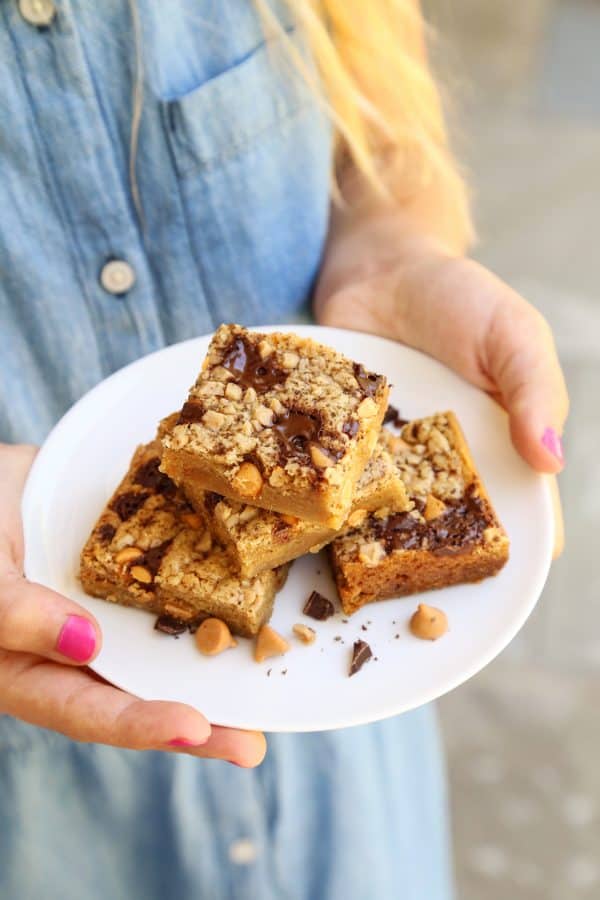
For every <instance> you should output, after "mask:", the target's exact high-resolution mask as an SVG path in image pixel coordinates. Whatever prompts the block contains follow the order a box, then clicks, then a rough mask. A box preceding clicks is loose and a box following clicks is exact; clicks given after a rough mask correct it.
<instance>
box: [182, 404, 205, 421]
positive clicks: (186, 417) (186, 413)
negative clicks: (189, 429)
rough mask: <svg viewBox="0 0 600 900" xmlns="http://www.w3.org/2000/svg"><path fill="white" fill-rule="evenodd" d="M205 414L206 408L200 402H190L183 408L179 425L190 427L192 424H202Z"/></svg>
mask: <svg viewBox="0 0 600 900" xmlns="http://www.w3.org/2000/svg"><path fill="white" fill-rule="evenodd" d="M205 412H206V410H205V409H204V406H203V405H202V404H201V403H200V402H199V401H198V400H188V401H187V402H186V403H184V404H183V407H182V408H181V412H180V413H179V418H178V419H177V424H178V425H189V424H191V423H192V422H201V421H202V416H203V415H204V413H205Z"/></svg>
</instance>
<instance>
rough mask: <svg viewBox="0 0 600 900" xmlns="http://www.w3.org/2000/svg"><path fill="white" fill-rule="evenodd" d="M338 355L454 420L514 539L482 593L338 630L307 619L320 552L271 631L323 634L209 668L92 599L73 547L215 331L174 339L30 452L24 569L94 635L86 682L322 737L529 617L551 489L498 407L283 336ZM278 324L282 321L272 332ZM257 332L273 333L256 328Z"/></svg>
mask: <svg viewBox="0 0 600 900" xmlns="http://www.w3.org/2000/svg"><path fill="white" fill-rule="evenodd" d="M285 327H286V328H288V327H289V330H294V331H296V332H297V333H298V334H301V335H307V336H310V337H313V338H316V339H317V340H319V341H321V342H323V343H327V344H330V345H332V346H333V347H336V348H337V349H338V350H340V351H342V352H343V353H345V354H346V355H348V356H349V357H351V358H352V359H356V360H358V361H360V362H362V363H364V364H365V365H366V366H367V367H368V368H370V369H373V370H374V371H376V372H382V373H385V374H386V375H387V376H388V378H389V380H390V381H391V383H392V384H393V391H392V395H391V400H392V402H393V403H394V405H396V406H397V407H399V409H400V410H401V413H402V415H403V417H405V418H413V417H417V416H423V415H428V414H430V413H433V412H436V411H443V410H446V409H452V410H454V411H455V412H456V413H457V415H458V418H459V420H460V422H461V424H462V426H463V429H464V431H465V434H466V437H467V440H468V442H469V444H470V447H471V450H472V452H473V455H474V457H475V461H476V463H477V465H478V467H479V469H480V472H481V474H482V476H483V479H484V483H485V484H486V486H487V488H488V490H489V493H490V496H491V498H492V502H493V503H494V505H495V507H496V509H497V511H498V513H499V515H500V518H501V520H502V522H503V523H504V525H505V527H506V529H507V531H508V534H509V536H510V539H511V558H510V561H509V563H508V564H507V565H506V567H505V568H504V569H503V570H502V572H501V573H500V574H499V575H498V576H497V577H495V578H489V579H487V580H486V581H484V582H482V583H481V584H476V585H459V586H456V587H451V588H447V589H444V590H440V591H436V592H435V593H430V594H429V595H421V596H419V597H407V598H402V599H397V600H386V601H385V602H382V603H374V604H371V605H369V606H367V607H365V608H363V609H362V610H360V611H359V612H357V613H356V614H355V615H354V616H353V617H352V618H351V619H350V620H348V621H343V616H342V614H341V613H338V614H336V615H335V616H334V617H333V618H331V619H330V620H329V621H327V622H322V623H321V622H318V623H315V622H314V621H313V620H310V619H308V618H306V617H305V616H303V615H302V607H303V605H304V602H305V600H306V598H307V597H308V595H309V594H310V592H311V591H312V590H313V589H316V590H319V591H321V592H322V593H323V594H325V595H326V596H327V597H330V598H331V599H332V600H334V599H335V598H336V594H335V589H334V587H333V583H332V580H331V576H330V574H329V566H328V562H327V558H326V555H325V554H320V555H319V556H308V557H304V558H303V559H301V560H298V561H296V562H295V563H294V564H293V566H292V569H291V572H290V575H289V578H288V580H287V584H286V585H285V588H284V589H283V590H282V591H281V593H280V594H279V595H278V597H277V600H276V603H275V611H274V613H273V618H272V622H271V624H272V625H273V626H274V628H276V629H277V631H279V632H280V633H281V634H283V635H285V636H286V637H290V633H291V629H292V625H294V623H296V622H306V623H307V624H312V625H314V626H315V627H316V630H317V635H318V636H317V640H316V642H315V643H314V644H313V645H311V646H308V647H307V646H304V645H301V644H300V643H298V641H297V640H296V639H295V638H293V637H290V643H291V650H290V651H289V652H288V653H287V655H286V656H284V657H278V658H275V659H271V660H268V661H267V662H265V663H263V664H260V665H259V664H257V663H255V662H254V661H253V659H252V644H251V642H250V641H247V640H243V639H242V640H241V641H240V643H239V645H238V647H237V649H235V650H231V651H228V652H226V653H223V654H222V655H221V656H218V657H214V658H205V657H203V656H201V655H200V653H198V651H197V650H196V648H195V645H194V641H193V639H192V637H191V636H190V635H188V634H185V635H182V636H181V637H179V638H178V639H175V638H173V637H170V636H167V635H164V634H160V633H158V632H157V631H155V630H154V628H153V625H154V619H155V617H154V616H152V615H149V614H147V613H144V612H140V611H139V610H134V609H126V608H123V607H119V606H114V605H112V604H109V603H106V602H104V601H102V600H97V599H94V598H92V597H88V596H87V595H86V594H84V593H83V591H82V589H81V587H80V585H79V582H78V580H77V571H78V562H79V553H80V551H81V548H82V546H83V544H84V543H85V541H86V539H87V537H88V535H89V533H90V531H91V529H92V527H93V525H94V523H95V521H96V518H97V516H98V515H99V513H100V512H101V510H102V508H103V506H104V504H105V503H106V501H107V499H108V497H109V496H110V494H111V493H112V491H113V489H114V487H115V486H116V484H117V482H118V481H119V480H120V478H121V477H122V475H123V473H124V472H125V470H126V468H127V465H128V462H129V459H130V457H131V455H132V452H133V450H134V448H135V446H136V445H137V444H139V443H143V442H145V441H148V440H150V439H151V438H152V437H153V435H154V432H155V428H156V424H157V422H158V420H159V419H160V418H161V417H162V416H164V415H166V414H167V413H170V412H172V411H173V410H175V409H177V408H179V407H180V406H181V405H182V403H183V401H184V399H185V397H186V395H187V390H188V388H189V386H190V385H191V384H192V383H193V382H194V380H195V378H196V375H197V372H198V371H199V369H200V364H201V362H202V359H203V357H204V354H205V351H206V348H207V346H208V342H209V339H210V336H206V337H200V338H197V339H194V340H190V341H186V342H184V343H181V344H176V345H174V346H172V347H168V348H167V349H165V350H161V351H159V352H157V353H153V354H151V355H150V356H146V357H145V358H143V359H140V360H138V361H137V362H135V363H133V364H132V365H130V366H127V367H126V368H124V369H121V370H120V371H119V372H116V373H115V374H114V375H112V376H111V377H110V378H107V379H106V381H104V382H102V383H101V384H99V385H98V386H97V387H96V388H94V389H93V390H92V391H90V392H89V393H88V394H87V395H86V396H85V397H83V398H82V399H81V400H80V401H79V402H78V403H77V404H76V405H75V406H74V407H73V408H72V409H71V410H70V411H69V412H68V413H67V414H66V415H65V416H64V418H63V419H61V421H60V422H59V423H58V425H57V426H56V428H55V429H54V430H53V431H52V433H51V434H50V436H49V438H48V440H47V441H46V443H45V444H44V446H43V447H42V449H41V452H40V453H39V455H38V457H37V460H36V462H35V464H34V466H33V469H32V471H31V475H30V477H29V481H28V483H27V487H26V490H25V496H24V500H23V516H24V524H25V537H26V547H27V556H26V566H25V568H26V573H27V576H28V578H30V579H32V580H35V581H39V582H42V583H44V584H46V585H49V586H50V587H52V588H54V589H55V590H57V591H61V592H62V593H64V594H66V595H68V596H69V597H71V598H73V599H74V600H76V601H78V602H79V603H81V605H82V606H84V607H86V609H88V610H90V612H92V613H93V614H94V615H95V616H96V618H97V619H98V621H99V623H100V625H101V627H102V632H103V636H104V643H103V647H102V651H101V653H100V655H99V656H98V658H97V659H96V660H95V662H94V664H93V668H94V670H95V671H96V672H98V673H99V674H100V675H102V676H103V677H104V678H106V679H107V680H108V681H111V682H113V683H114V684H115V685H118V686H119V687H121V688H124V689H126V690H128V691H130V692H132V693H133V694H136V695H138V696H139V697H143V698H147V699H161V700H180V701H182V702H185V703H190V704H192V705H193V706H196V707H197V708H198V709H200V710H202V712H203V713H204V714H205V715H206V716H207V717H208V718H209V720H211V721H212V722H214V723H216V724H220V725H230V726H237V727H242V728H252V729H262V730H265V731H320V730H325V729H329V728H341V727H344V726H346V725H358V724H361V723H366V722H373V721H376V720H378V719H383V718H385V717H387V716H392V715H395V714H397V713H401V712H404V711H406V710H409V709H413V708H414V707H416V706H420V705H421V704H423V703H426V702H428V701H429V700H433V699H434V698H435V697H439V696H440V695H441V694H444V693H445V692H446V691H449V690H451V689H452V688H454V687H456V686H457V685H458V684H460V683H461V682H463V681H465V680H466V679H467V678H470V677H471V676H472V675H474V674H475V673H476V672H478V671H479V670H480V669H482V668H483V667H484V666H485V665H487V663H489V662H490V661H491V660H492V659H493V658H494V657H495V656H496V655H497V654H498V653H499V652H500V651H501V650H502V649H503V648H504V647H505V646H506V645H507V644H508V643H509V641H510V640H511V639H512V638H513V637H514V636H515V634H516V633H517V632H518V630H519V629H520V628H521V626H522V625H523V623H524V622H525V620H526V619H527V617H528V616H529V614H530V613H531V611H532V609H533V607H534V605H535V603H536V601H537V599H538V597H539V595H540V593H541V590H542V587H543V585H544V581H545V579H546V576H547V573H548V569H549V566H550V559H551V549H552V540H553V525H552V515H551V500H550V492H549V487H548V484H547V480H546V479H545V478H544V477H543V476H540V475H536V474H535V473H534V472H533V471H531V470H530V469H529V468H528V467H527V466H526V465H525V463H524V462H522V460H521V459H520V458H519V457H518V456H517V454H516V452H515V451H514V449H513V447H512V445H511V443H510V440H509V435H508V427H507V420H506V416H505V415H504V413H503V412H502V411H501V410H500V409H499V408H498V407H497V406H496V405H495V404H494V403H493V402H492V401H491V400H490V399H489V398H488V397H487V395H485V394H484V393H482V392H481V391H478V390H476V389H475V388H473V387H472V386H471V385H469V384H467V383H466V382H465V381H463V380H462V379H461V378H459V377H458V376H457V375H455V374H454V373H453V372H450V371H449V370H448V369H446V368H445V367H444V366H442V365H440V364H439V363H437V362H435V361H434V360H432V359H430V358H429V357H427V356H424V355H422V354H420V353H418V352H416V351H414V350H410V349H407V348H406V347H403V346H400V345H399V344H396V343H394V342H392V341H388V340H385V339H383V338H378V337H373V336H371V335H365V334H359V333H356V332H351V331H342V330H338V329H332V328H319V327H317V326H310V325H304V326H299V325H295V326H285ZM279 328H280V330H284V326H279ZM261 330H264V331H269V330H271V331H272V330H275V329H273V328H265V329H261ZM421 599H424V600H425V601H428V602H430V603H432V604H434V605H435V606H439V607H441V608H442V609H444V610H445V612H446V613H447V615H448V619H449V623H450V630H449V632H448V633H447V634H446V635H445V636H444V638H442V639H441V640H439V641H436V642H428V641H420V640H418V639H417V638H415V637H413V636H412V635H411V634H410V632H409V630H408V620H409V618H410V616H411V614H412V612H413V611H414V609H415V608H416V604H417V602H418V600H421ZM358 638H363V639H365V640H367V641H368V642H369V644H370V646H371V648H372V650H373V654H374V656H375V657H377V659H376V660H371V661H370V662H368V663H367V664H366V665H365V666H364V668H363V669H362V670H361V671H360V672H359V673H358V674H356V675H355V676H353V677H352V678H349V677H348V666H349V661H350V656H351V651H352V644H353V642H354V641H355V640H357V639H358Z"/></svg>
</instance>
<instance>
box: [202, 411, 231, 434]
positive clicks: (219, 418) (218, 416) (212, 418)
mask: <svg viewBox="0 0 600 900" xmlns="http://www.w3.org/2000/svg"><path fill="white" fill-rule="evenodd" d="M202 421H203V422H204V424H205V425H206V427H207V428H210V430H211V431H219V429H220V428H222V427H223V425H224V424H225V422H226V417H225V416H224V415H223V413H220V412H217V411H216V410H215V409H209V410H207V411H206V412H205V413H204V415H203V416H202Z"/></svg>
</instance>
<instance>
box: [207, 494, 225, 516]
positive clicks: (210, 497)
mask: <svg viewBox="0 0 600 900" xmlns="http://www.w3.org/2000/svg"><path fill="white" fill-rule="evenodd" d="M222 499H223V495H222V494H217V493H216V492H215V491H206V493H205V494H204V506H205V507H206V509H207V511H208V512H213V511H214V509H215V507H216V506H217V505H218V504H219V503H220V502H221V500H222Z"/></svg>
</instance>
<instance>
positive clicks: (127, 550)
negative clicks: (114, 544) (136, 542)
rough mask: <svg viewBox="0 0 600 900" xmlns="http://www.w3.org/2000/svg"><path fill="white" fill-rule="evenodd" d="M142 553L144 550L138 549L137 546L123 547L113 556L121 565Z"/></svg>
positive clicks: (137, 557)
mask: <svg viewBox="0 0 600 900" xmlns="http://www.w3.org/2000/svg"><path fill="white" fill-rule="evenodd" d="M143 555H144V551H143V550H140V549H139V547H124V548H123V549H122V550H119V552H118V553H117V555H116V556H115V562H116V563H119V565H123V564H124V563H129V562H133V561H134V560H135V559H139V558H140V557H141V556H143Z"/></svg>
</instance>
